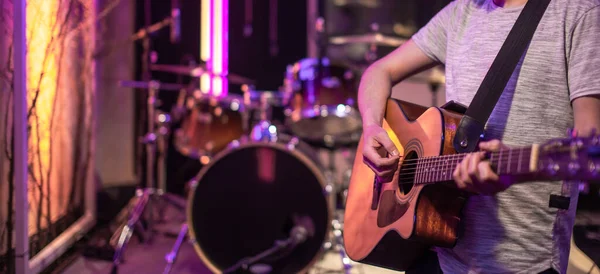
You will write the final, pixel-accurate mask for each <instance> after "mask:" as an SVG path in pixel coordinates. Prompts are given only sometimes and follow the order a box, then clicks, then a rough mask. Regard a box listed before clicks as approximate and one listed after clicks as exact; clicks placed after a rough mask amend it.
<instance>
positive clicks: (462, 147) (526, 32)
mask: <svg viewBox="0 0 600 274" xmlns="http://www.w3.org/2000/svg"><path fill="white" fill-rule="evenodd" d="M548 4H550V0H529V1H527V4H525V7H524V8H523V11H521V14H520V15H519V17H518V18H517V21H516V22H515V24H514V25H513V27H512V29H511V30H510V33H509V34H508V37H507V38H506V41H504V44H503V45H502V47H501V48H500V51H499V52H498V55H496V59H494V62H493V63H492V66H491V67H490V69H489V70H488V73H487V74H486V76H485V78H484V79H483V82H482V83H481V86H479V90H477V93H476V94H475V97H474V98H473V101H471V104H470V105H469V107H468V108H467V111H466V113H465V115H464V116H463V118H462V120H461V121H460V123H459V125H458V128H457V131H456V136H455V137H454V141H453V145H454V148H455V150H456V151H457V152H458V153H465V152H473V151H475V150H476V148H477V144H478V142H479V139H480V138H481V136H483V133H484V129H485V124H486V123H487V120H488V119H489V117H490V115H491V114H492V111H493V110H494V107H495V105H496V103H497V102H498V100H499V99H500V95H501V94H502V92H503V91H504V89H505V88H506V84H507V83H508V81H509V80H510V77H511V76H512V73H513V72H514V70H515V68H516V67H517V63H518V62H519V60H520V59H521V57H522V56H523V54H524V53H525V51H526V49H527V47H528V46H529V42H530V41H531V38H532V37H533V34H534V33H535V30H536V29H537V26H538V24H539V22H540V20H541V19H542V16H543V15H544V13H545V12H546V8H547V7H548Z"/></svg>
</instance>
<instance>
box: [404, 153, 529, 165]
mask: <svg viewBox="0 0 600 274" xmlns="http://www.w3.org/2000/svg"><path fill="white" fill-rule="evenodd" d="M525 153H529V154H530V153H531V151H528V152H525V151H523V153H519V154H517V155H514V153H507V154H508V155H501V153H497V154H495V153H494V154H492V155H491V156H490V157H489V158H486V159H484V160H485V161H493V162H504V161H509V160H510V161H511V162H512V161H513V160H517V161H518V160H519V158H523V155H522V154H524V156H525V160H528V159H529V158H530V155H527V154H525ZM466 155H467V154H455V155H451V156H450V155H448V156H437V157H427V158H419V159H411V160H405V161H403V162H402V165H401V166H402V167H403V169H406V168H407V167H412V168H414V167H415V166H417V167H418V166H423V165H436V166H439V165H447V164H453V163H450V161H457V160H462V159H464V158H465V156H466ZM438 157H439V158H438ZM442 157H443V158H442ZM435 158H437V159H435ZM434 159H435V160H434ZM456 164H458V163H456ZM517 164H518V163H517ZM511 166H512V165H511Z"/></svg>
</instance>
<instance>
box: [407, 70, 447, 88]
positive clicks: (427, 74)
mask: <svg viewBox="0 0 600 274" xmlns="http://www.w3.org/2000/svg"><path fill="white" fill-rule="evenodd" d="M406 81H407V82H412V83H421V84H431V85H443V84H445V83H446V72H445V70H444V69H443V67H442V66H437V67H434V68H432V69H429V70H426V71H423V72H421V73H417V74H415V75H413V76H411V77H408V78H407V79H406Z"/></svg>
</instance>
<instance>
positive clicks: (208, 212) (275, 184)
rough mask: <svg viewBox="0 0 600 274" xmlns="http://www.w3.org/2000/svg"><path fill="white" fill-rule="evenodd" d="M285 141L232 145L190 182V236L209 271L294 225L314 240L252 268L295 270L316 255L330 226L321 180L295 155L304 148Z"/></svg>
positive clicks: (309, 162) (267, 244) (269, 243)
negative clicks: (264, 267)
mask: <svg viewBox="0 0 600 274" xmlns="http://www.w3.org/2000/svg"><path fill="white" fill-rule="evenodd" d="M281 137H284V138H281ZM282 139H283V140H282ZM289 140H291V138H289V137H285V136H280V139H279V141H278V142H254V143H252V142H250V143H245V144H241V145H239V146H237V147H233V148H230V149H228V150H226V151H224V152H222V153H220V154H219V155H218V156H217V157H216V158H215V159H214V160H213V161H211V163H210V164H209V165H207V166H205V167H204V168H203V169H202V170H201V171H200V173H199V174H198V176H197V177H196V182H195V186H194V188H193V189H192V191H191V192H190V199H189V206H188V222H189V226H190V237H191V238H192V239H193V240H194V248H195V249H196V252H197V253H198V255H199V256H200V258H201V259H202V261H203V262H204V263H205V264H206V265H207V266H208V267H209V268H210V269H211V270H212V271H214V272H221V271H223V270H225V269H228V268H230V267H231V266H233V265H235V264H236V263H237V262H238V261H240V260H241V259H244V258H247V257H252V256H255V255H257V254H259V253H261V252H263V251H265V250H267V249H269V248H271V247H273V245H274V244H275V241H277V240H285V239H287V238H288V237H289V234H290V230H291V229H292V227H294V226H295V225H298V224H300V223H302V224H304V225H305V226H306V227H307V228H308V230H309V234H312V236H309V237H308V238H307V240H306V241H305V242H303V243H301V244H299V245H298V246H296V247H295V248H293V249H291V250H288V251H287V252H279V253H276V255H274V256H270V257H269V258H267V259H265V260H261V261H259V262H257V263H262V264H267V265H269V266H270V267H272V271H271V272H272V273H298V272H303V271H306V270H307V268H308V267H310V266H311V265H312V264H314V263H315V261H316V259H317V258H318V256H319V254H320V251H321V248H322V245H323V243H324V242H325V239H326V236H327V235H328V233H329V230H330V223H331V211H330V205H329V202H328V199H327V196H326V194H325V178H324V176H323V175H322V173H321V170H320V169H319V167H320V165H319V163H318V162H316V161H317V160H316V158H311V156H309V155H310V154H307V153H303V152H301V150H303V148H304V147H305V146H306V144H304V143H302V142H299V143H298V144H297V145H296V146H295V149H293V150H290V149H289V148H288V146H287V142H288V141H289ZM305 151H306V150H305ZM307 219H309V220H310V221H309V222H306V220H307ZM235 273H239V272H235Z"/></svg>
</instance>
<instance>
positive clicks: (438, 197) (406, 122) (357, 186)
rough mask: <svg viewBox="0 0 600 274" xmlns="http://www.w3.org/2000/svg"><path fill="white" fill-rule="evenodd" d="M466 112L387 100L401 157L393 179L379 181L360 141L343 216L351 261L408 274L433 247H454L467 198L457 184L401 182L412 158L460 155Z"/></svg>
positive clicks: (390, 126) (386, 124) (385, 124)
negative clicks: (459, 131) (457, 143)
mask: <svg viewBox="0 0 600 274" xmlns="http://www.w3.org/2000/svg"><path fill="white" fill-rule="evenodd" d="M462 110H463V108H462V107H460V106H458V105H455V104H453V103H451V104H450V105H447V106H444V107H441V108H437V107H432V108H425V107H422V106H418V105H415V104H412V103H407V102H403V101H399V100H395V99H388V102H387V107H386V113H385V119H384V122H383V127H384V129H385V130H386V131H387V132H388V135H389V136H390V137H391V139H392V141H393V142H394V143H395V145H396V147H397V148H398V149H399V152H400V155H401V156H402V157H401V158H400V163H399V165H400V167H399V169H398V171H397V172H396V174H394V177H393V179H392V180H391V181H389V182H382V183H379V184H376V183H374V179H375V174H374V173H373V171H371V169H370V168H369V167H368V166H367V165H365V164H364V163H363V155H362V146H363V142H364V140H363V139H362V138H361V140H360V142H359V144H358V149H357V153H356V158H355V160H354V166H353V170H352V176H351V179H350V187H349V191H348V198H347V203H346V211H345V217H344V245H345V249H346V252H347V254H348V256H349V257H350V258H351V259H352V260H354V261H358V262H361V263H366V264H370V265H375V266H379V267H384V268H389V269H394V270H400V271H405V270H408V269H410V268H411V267H414V266H415V265H416V264H418V261H419V259H421V257H422V256H423V255H424V254H425V252H427V251H429V250H430V249H431V247H432V246H439V247H453V246H454V245H455V243H456V241H457V238H458V236H459V235H458V231H459V230H458V227H459V222H460V219H461V210H462V207H463V205H464V202H465V200H466V197H467V196H466V194H465V193H463V192H462V191H460V190H458V189H456V188H454V187H452V185H445V184H434V185H411V184H398V179H399V176H400V175H402V178H403V180H404V181H405V182H406V178H407V176H408V177H410V176H411V166H410V165H411V162H410V160H414V159H416V158H422V157H429V156H439V155H443V154H455V150H454V148H453V146H452V140H453V138H454V135H455V130H456V128H457V126H458V123H459V122H460V119H461V118H462V113H461V111H462ZM463 113H464V112H463ZM413 168H414V167H413Z"/></svg>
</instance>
